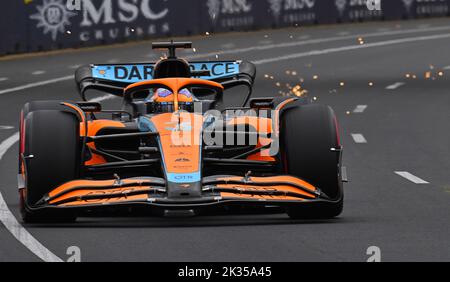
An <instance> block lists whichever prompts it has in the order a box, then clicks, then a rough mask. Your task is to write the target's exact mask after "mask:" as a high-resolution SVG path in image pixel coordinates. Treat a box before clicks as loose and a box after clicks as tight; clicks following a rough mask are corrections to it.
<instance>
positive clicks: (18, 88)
mask: <svg viewBox="0 0 450 282" xmlns="http://www.w3.org/2000/svg"><path fill="white" fill-rule="evenodd" d="M70 79H74V76H73V75H68V76H63V77H58V78H53V79H49V80H43V81H39V82H34V83H30V84H25V85H22V86H18V87H14V88H9V89H4V90H0V95H2V94H6V93H11V92H16V91H22V90H26V89H29V88H34V87H38V86H43V85H47V84H53V83H57V82H60V81H66V80H70Z"/></svg>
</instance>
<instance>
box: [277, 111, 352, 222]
mask: <svg viewBox="0 0 450 282" xmlns="http://www.w3.org/2000/svg"><path fill="white" fill-rule="evenodd" d="M280 126H281V128H280V142H281V158H282V161H283V166H284V172H286V173H287V174H289V175H293V176H296V177H299V178H300V179H303V180H305V181H307V182H309V183H311V184H313V185H315V186H316V187H318V188H319V189H321V191H322V192H324V193H325V194H326V195H327V196H328V197H329V198H330V202H316V203H302V204H301V205H293V206H290V207H288V208H287V213H288V215H289V216H290V217H291V218H293V219H326V218H333V217H335V216H338V215H339V214H340V213H341V212H342V209H343V199H344V195H343V188H342V180H341V178H340V154H339V152H337V151H332V148H336V149H337V148H340V141H339V133H338V129H337V122H336V117H335V114H334V112H333V110H332V109H331V108H330V107H328V106H324V105H319V104H308V105H297V106H295V107H291V108H288V109H287V110H286V111H285V112H283V113H282V116H281V124H280Z"/></svg>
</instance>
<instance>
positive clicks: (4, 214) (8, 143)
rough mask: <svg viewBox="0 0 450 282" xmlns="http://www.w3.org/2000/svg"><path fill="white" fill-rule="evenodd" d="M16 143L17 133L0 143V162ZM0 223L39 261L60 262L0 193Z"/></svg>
mask: <svg viewBox="0 0 450 282" xmlns="http://www.w3.org/2000/svg"><path fill="white" fill-rule="evenodd" d="M17 141H19V132H16V133H15V134H14V135H12V136H11V137H9V138H8V139H6V140H5V141H3V142H2V143H0V161H1V159H2V158H3V156H4V155H5V153H6V151H8V150H9V149H10V148H11V147H12V146H13V145H14V144H15V143H16V142H17ZM0 221H1V222H2V223H3V225H5V227H6V229H8V231H9V232H10V233H11V234H12V235H13V236H14V237H15V238H16V239H17V240H18V241H19V242H20V243H22V244H23V245H24V246H25V247H27V248H28V249H29V250H30V251H31V252H32V253H33V254H35V255H36V256H38V257H39V258H40V259H41V260H43V261H46V262H62V259H60V258H59V257H58V256H56V255H55V254H54V253H52V252H51V251H50V250H49V249H47V248H46V247H45V246H44V245H42V244H41V243H40V242H39V241H38V240H36V239H35V238H34V237H33V235H31V234H30V233H29V232H28V231H27V230H26V229H25V228H24V227H23V226H22V225H20V223H19V222H18V221H17V219H16V218H15V217H14V215H13V214H12V213H11V211H10V210H9V208H8V205H7V204H6V202H5V199H4V198H3V196H2V193H1V192H0Z"/></svg>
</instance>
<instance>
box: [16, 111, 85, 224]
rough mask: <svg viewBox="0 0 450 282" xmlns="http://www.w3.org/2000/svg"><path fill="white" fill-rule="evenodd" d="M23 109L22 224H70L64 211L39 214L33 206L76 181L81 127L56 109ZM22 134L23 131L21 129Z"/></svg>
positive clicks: (72, 215) (76, 119) (69, 113)
mask: <svg viewBox="0 0 450 282" xmlns="http://www.w3.org/2000/svg"><path fill="white" fill-rule="evenodd" d="M47 106H49V105H45V104H41V105H39V106H37V107H33V110H32V111H29V110H30V108H28V109H27V108H26V107H24V112H25V111H28V112H27V114H26V116H25V117H24V126H23V132H21V137H22V138H23V141H21V142H24V148H23V155H24V158H23V160H22V161H23V162H24V165H23V168H24V172H23V174H24V176H25V186H26V188H24V189H22V190H21V194H20V196H21V197H20V198H21V213H22V218H23V220H24V221H25V222H49V221H50V222H55V221H56V222H71V221H74V220H75V219H76V217H75V215H74V214H72V213H70V212H66V211H60V210H58V211H56V210H55V211H52V212H49V211H41V210H39V209H34V208H33V206H35V205H36V203H37V202H38V201H39V200H41V199H42V198H43V197H44V196H45V195H46V194H47V193H48V192H50V191H51V190H53V189H55V188H56V187H58V186H59V185H61V184H63V183H65V182H67V181H70V180H74V179H77V178H78V176H79V167H80V146H81V145H80V143H81V142H80V137H79V130H80V128H79V127H80V123H79V120H78V118H77V116H76V115H75V114H73V113H71V112H67V111H60V110H55V108H56V107H57V105H53V106H54V107H52V106H51V105H50V107H48V108H50V109H49V110H47V109H45V108H47ZM21 131H22V128H21Z"/></svg>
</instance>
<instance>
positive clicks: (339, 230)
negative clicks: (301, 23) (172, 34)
mask: <svg viewBox="0 0 450 282" xmlns="http://www.w3.org/2000/svg"><path fill="white" fill-rule="evenodd" d="M449 31H450V19H437V20H424V21H410V22H401V23H395V22H389V23H369V24H359V25H340V26H327V27H308V28H297V29H285V30H270V31H262V32H253V33H241V34H239V33H236V34H228V35H212V36H209V37H197V38H194V39H192V40H193V41H194V44H195V46H196V48H197V52H196V53H195V54H189V53H186V55H193V56H199V54H207V55H209V56H210V58H214V55H215V54H217V52H218V51H224V52H222V53H220V56H219V58H243V59H247V60H251V61H254V62H256V63H258V78H257V82H256V87H255V93H256V96H271V95H274V94H277V93H278V91H280V90H282V91H285V89H286V87H285V84H286V83H289V84H291V85H292V86H294V85H296V84H297V83H298V82H299V79H300V78H304V80H305V81H304V83H303V86H304V88H306V89H307V90H308V91H309V93H308V95H309V96H310V97H311V98H313V97H315V98H316V99H317V102H320V103H325V104H329V105H331V106H332V107H333V108H334V109H335V111H336V113H337V115H338V118H339V121H340V127H341V135H342V142H343V144H344V146H345V152H344V165H345V166H347V168H348V175H349V178H350V180H351V182H350V183H348V184H347V185H345V192H346V201H345V210H344V213H343V214H342V215H341V216H340V217H339V218H338V219H334V220H329V221H319V222H303V221H291V220H289V219H288V217H287V216H285V215H268V216H266V215H245V216H219V217H196V218H180V219H173V218H169V219H167V218H113V219H98V218H82V219H80V220H79V221H78V222H77V223H76V224H69V225H57V226H53V225H30V224H26V225H24V227H25V228H26V230H27V231H28V232H29V233H30V234H31V235H32V236H28V234H27V233H26V232H25V231H24V229H22V228H19V227H20V226H18V225H17V224H15V223H14V220H12V218H11V217H10V216H8V213H7V212H6V209H7V208H9V210H11V212H12V214H13V215H14V216H15V217H17V218H19V211H18V195H17V189H16V170H17V148H16V146H15V145H16V144H14V146H13V147H11V144H12V143H14V142H15V141H16V140H17V135H16V137H14V134H15V132H17V128H18V114H19V111H20V108H21V107H22V105H23V104H24V103H25V102H26V101H29V100H39V99H76V96H75V95H76V93H75V89H74V83H73V81H72V80H68V78H67V76H69V75H70V74H71V73H73V69H72V68H73V67H74V65H79V64H85V63H95V62H108V61H110V62H113V61H120V62H126V61H131V62H132V61H141V60H150V59H151V58H150V57H149V55H150V54H151V53H152V52H151V50H150V45H149V43H148V42H144V43H135V44H129V45H124V46H116V47H107V48H94V49H88V50H82V51H67V52H62V53H56V54H47V55H38V56H34V55H33V56H25V57H19V58H12V59H11V58H10V59H6V60H3V59H2V60H1V61H0V93H1V94H0V144H1V145H0V159H1V160H0V191H1V195H2V196H3V198H4V200H5V202H6V204H7V207H6V206H2V205H0V218H1V220H2V222H3V223H6V224H7V225H8V226H9V228H10V230H12V231H13V232H15V233H14V234H15V235H16V237H18V238H20V239H21V240H22V242H23V243H25V244H26V245H27V246H28V248H27V247H26V246H25V245H23V244H22V243H21V242H19V241H18V240H17V239H16V238H15V237H14V236H13V235H12V233H11V232H9V230H8V229H6V228H5V226H4V225H3V224H0V242H1V245H0V261H39V260H40V258H39V257H38V256H37V255H36V252H37V253H39V252H41V251H43V252H44V254H45V252H47V251H50V252H52V253H53V254H54V255H56V256H57V258H55V257H52V256H49V257H47V258H45V259H46V260H54V259H56V260H57V259H58V258H59V259H61V260H66V259H67V255H66V250H67V248H68V247H69V246H78V247H79V248H80V249H81V259H82V260H83V261H98V260H113V261H141V260H142V261H191V260H193V261H310V260H313V261H335V260H338V261H348V260H352V261H365V260H366V259H367V258H368V255H367V254H366V250H367V248H368V247H369V246H378V247H379V248H380V249H381V255H382V260H384V261H398V260H408V261H409V260H412V261H417V260H420V261H428V260H446V261H448V260H450V243H449V233H450V232H449V230H450V126H449V121H450V93H449V92H450V51H449V50H450V49H449V46H450V37H449V36H450V35H449V34H450V33H449ZM360 34H364V35H362V36H361V37H362V40H363V41H364V44H362V45H361V44H360V43H359V41H358V37H360ZM256 45H258V46H262V47H261V48H257V49H254V48H250V47H252V46H256ZM311 51H314V52H311ZM156 57H157V56H156V55H155V56H153V59H155V58H156ZM286 71H291V73H290V74H287V73H286ZM292 71H295V72H297V73H296V75H292ZM427 71H431V72H432V73H431V76H432V77H435V79H432V78H431V77H430V78H429V79H426V78H425V75H426V72H427ZM439 71H443V73H442V76H439V74H438V72H439ZM33 73H34V74H33ZM265 74H268V75H269V78H266V77H265ZM406 74H409V78H408V77H407V76H406ZM271 75H273V76H274V79H273V80H272V79H270V76H271ZM414 75H415V76H416V78H414ZM315 76H316V78H317V79H313V78H314V77H315ZM48 80H50V81H48ZM42 82H44V83H42ZM277 82H280V84H281V86H280V87H277V86H276V83H277ZM341 82H342V84H341ZM369 83H373V85H372V86H371V85H369ZM30 84H31V85H30ZM44 84H47V85H46V86H45V85H44ZM17 87H18V88H17ZM105 103H106V104H107V105H112V104H113V103H114V100H107V101H105ZM11 127H14V128H11ZM11 136H12V137H11ZM5 140H7V141H5ZM396 172H397V173H396ZM0 200H1V198H0ZM0 202H1V201H0ZM19 222H20V220H19ZM33 238H35V239H36V241H33ZM38 242H40V243H41V244H42V246H39V245H36V244H38ZM44 246H45V247H44ZM29 248H31V249H33V250H34V252H35V253H32V252H31V251H30V249H29ZM36 250H37V251H36ZM41 254H42V253H41ZM47 254H48V253H47Z"/></svg>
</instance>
